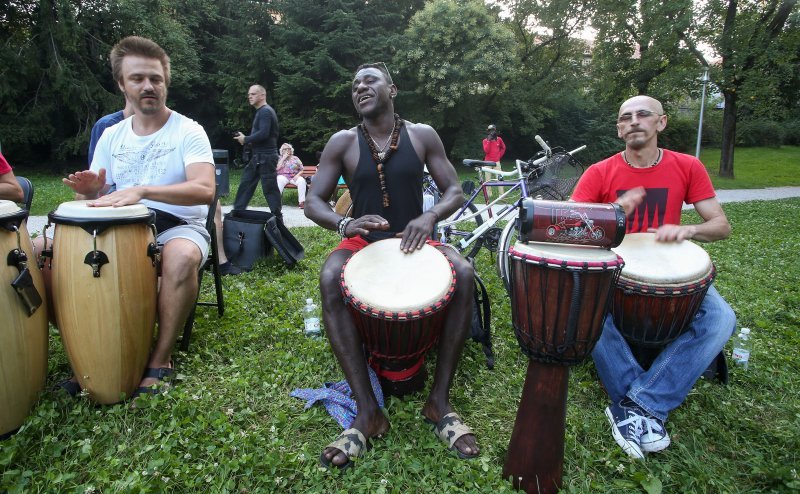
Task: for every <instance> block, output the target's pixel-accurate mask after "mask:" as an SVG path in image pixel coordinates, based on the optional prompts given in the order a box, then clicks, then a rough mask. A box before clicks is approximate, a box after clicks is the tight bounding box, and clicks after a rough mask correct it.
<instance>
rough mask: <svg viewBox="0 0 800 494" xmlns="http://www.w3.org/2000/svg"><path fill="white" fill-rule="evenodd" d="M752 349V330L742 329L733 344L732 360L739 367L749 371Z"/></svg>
mask: <svg viewBox="0 0 800 494" xmlns="http://www.w3.org/2000/svg"><path fill="white" fill-rule="evenodd" d="M751 349H752V342H751V340H750V330H749V329H748V328H742V329H740V330H739V334H738V335H737V336H736V340H735V341H734V342H733V354H731V358H732V359H733V363H734V364H736V366H737V367H743V368H744V370H747V364H748V362H749V360H750V350H751Z"/></svg>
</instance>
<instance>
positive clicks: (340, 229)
mask: <svg viewBox="0 0 800 494" xmlns="http://www.w3.org/2000/svg"><path fill="white" fill-rule="evenodd" d="M351 221H353V218H352V217H350V216H344V217H342V219H340V220H339V222H338V223H336V231H337V233H339V236H340V237H342V238H346V237H347V235H345V233H344V231H345V230H346V229H347V224H348V223H350V222H351Z"/></svg>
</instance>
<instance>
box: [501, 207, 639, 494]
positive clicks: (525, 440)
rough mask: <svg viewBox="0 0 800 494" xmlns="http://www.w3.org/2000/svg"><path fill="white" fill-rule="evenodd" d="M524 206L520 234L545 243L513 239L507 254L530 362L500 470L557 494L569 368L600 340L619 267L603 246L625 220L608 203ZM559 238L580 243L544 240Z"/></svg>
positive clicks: (617, 236) (532, 488)
mask: <svg viewBox="0 0 800 494" xmlns="http://www.w3.org/2000/svg"><path fill="white" fill-rule="evenodd" d="M537 203H539V204H537ZM527 204H528V206H530V207H535V208H536V211H535V212H536V215H534V211H533V210H529V211H526V210H525V209H524V208H523V211H521V213H520V217H521V218H523V220H522V221H521V225H522V227H523V231H522V232H520V238H522V239H525V238H527V239H533V238H536V239H541V240H543V242H529V243H524V242H518V243H517V244H516V245H514V246H513V247H511V248H510V249H509V252H508V262H509V275H508V276H509V279H508V280H505V281H507V286H508V287H509V295H510V297H511V318H512V323H513V326H514V333H515V335H516V337H517V341H518V342H519V345H520V348H521V350H522V352H523V353H524V354H525V355H526V356H528V358H529V361H528V372H527V376H526V378H525V384H524V387H523V390H522V398H521V400H520V405H519V409H518V410H517V418H516V422H515V423H514V430H513V432H512V435H511V440H510V442H509V446H508V454H507V457H506V462H505V465H504V467H503V476H504V477H506V478H508V477H511V480H512V483H513V484H514V487H515V488H517V489H522V490H524V491H526V492H528V493H555V492H558V490H559V489H560V487H561V478H562V473H563V461H564V431H565V427H566V410H567V380H568V377H569V367H568V366H571V365H575V364H578V363H580V362H581V361H583V360H585V359H586V358H587V357H588V356H589V355H590V353H591V351H592V349H593V348H594V345H595V344H596V343H597V340H598V339H599V338H600V334H601V332H602V330H603V323H604V321H605V317H606V313H607V311H608V308H609V302H610V300H611V297H612V295H613V291H614V286H615V285H616V283H617V280H618V279H619V275H620V271H621V269H622V267H623V265H624V263H623V260H622V258H620V257H619V256H618V255H617V254H615V253H614V252H612V251H610V250H608V249H607V248H603V247H608V246H612V245H615V244H618V243H619V242H620V241H621V240H622V238H624V232H625V221H624V216H623V217H622V221H619V218H620V216H619V214H618V211H617V208H616V207H615V206H613V205H598V204H580V203H570V202H561V203H554V202H552V201H530V202H528V203H527ZM538 217H540V219H536V221H533V219H535V218H538ZM526 218H527V220H526ZM537 225H538V226H537ZM601 225H602V231H601ZM526 228H527V229H526ZM559 232H560V233H563V235H557V233H559ZM556 240H559V241H561V242H569V241H572V242H573V243H575V244H580V245H572V244H564V243H547V242H554V241H556ZM599 246H602V247H599Z"/></svg>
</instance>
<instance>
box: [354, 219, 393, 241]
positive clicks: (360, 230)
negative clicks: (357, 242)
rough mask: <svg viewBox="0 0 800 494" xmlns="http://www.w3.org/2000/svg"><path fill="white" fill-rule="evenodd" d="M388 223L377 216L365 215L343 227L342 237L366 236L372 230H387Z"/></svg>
mask: <svg viewBox="0 0 800 494" xmlns="http://www.w3.org/2000/svg"><path fill="white" fill-rule="evenodd" d="M388 229H389V222H388V221H386V219H384V218H383V217H382V216H378V215H377V214H366V215H364V216H362V217H360V218H356V219H354V220H353V221H351V222H350V223H348V224H347V226H346V227H345V231H344V235H345V237H347V238H350V237H355V236H356V235H362V236H363V235H367V234H369V232H371V231H373V230H388Z"/></svg>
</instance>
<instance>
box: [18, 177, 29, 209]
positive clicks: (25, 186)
mask: <svg viewBox="0 0 800 494" xmlns="http://www.w3.org/2000/svg"><path fill="white" fill-rule="evenodd" d="M17 183H18V184H19V186H20V187H22V193H23V196H22V205H23V206H24V207H25V209H27V210H28V212H30V210H31V203H33V184H32V183H31V181H30V180H28V179H27V178H25V177H20V176H17Z"/></svg>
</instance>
